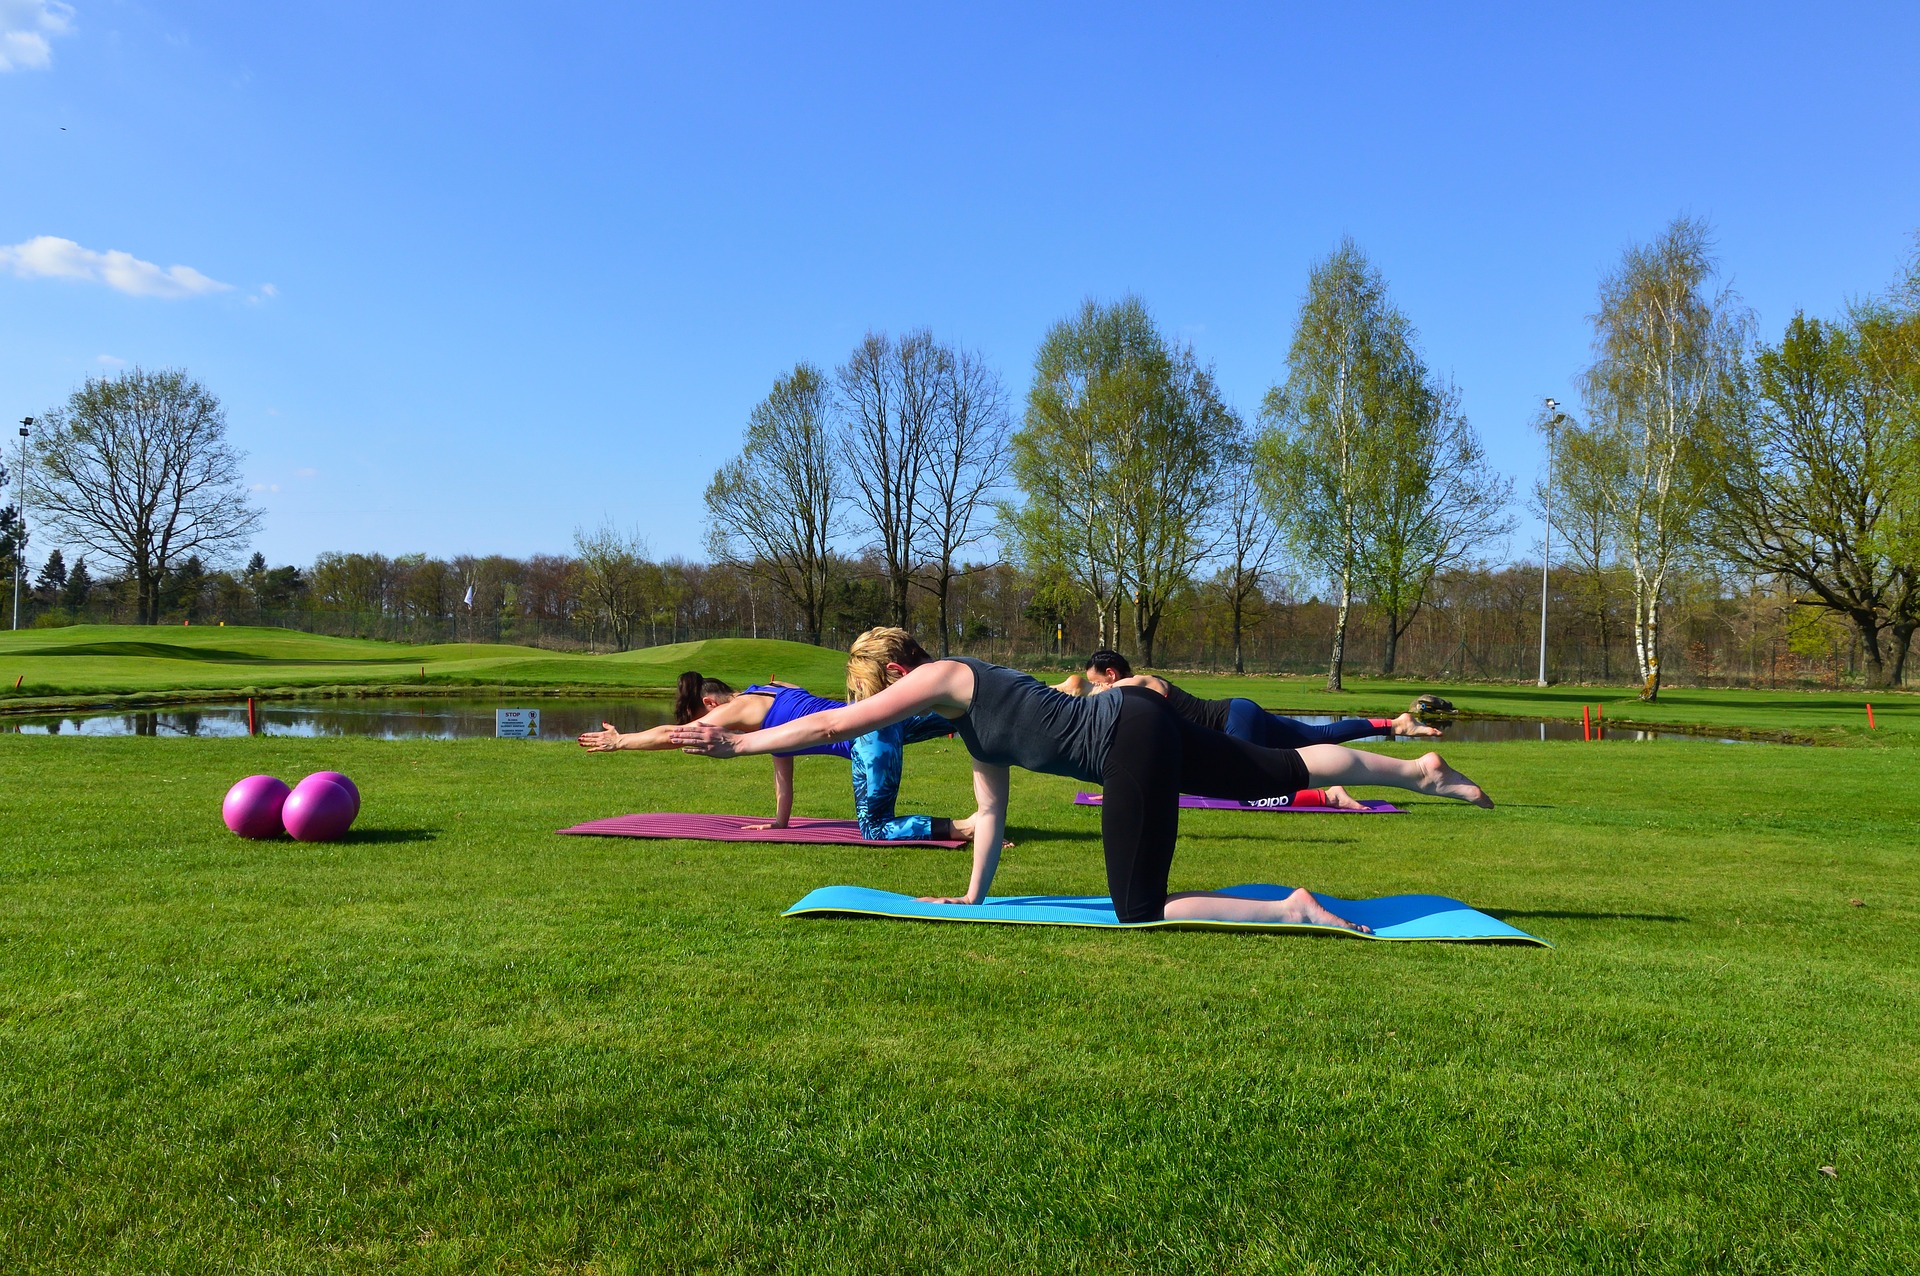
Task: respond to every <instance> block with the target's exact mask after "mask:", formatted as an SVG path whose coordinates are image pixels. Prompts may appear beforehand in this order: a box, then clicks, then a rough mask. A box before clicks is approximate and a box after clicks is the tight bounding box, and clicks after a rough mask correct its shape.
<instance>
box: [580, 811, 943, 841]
mask: <svg viewBox="0 0 1920 1276" xmlns="http://www.w3.org/2000/svg"><path fill="white" fill-rule="evenodd" d="M766 822H767V817H766V816H764V815H676V814H673V813H671V812H668V813H661V814H641V815H616V816H614V817H613V818H612V819H610V820H588V821H587V822H586V823H585V824H576V825H574V826H573V827H572V828H570V829H561V830H560V832H562V833H574V834H579V835H582V836H585V837H678V838H684V839H686V840H687V841H690V842H840V843H850V844H853V845H857V846H940V847H945V848H947V849H949V850H951V849H952V848H954V847H956V846H965V845H966V844H967V843H966V842H965V841H964V840H963V839H961V838H948V839H946V840H944V841H943V840H939V839H934V838H924V839H923V838H915V839H911V840H908V839H904V838H903V839H900V840H898V841H892V842H878V841H869V840H867V839H866V838H864V837H861V836H860V826H859V825H858V824H856V823H854V822H853V821H852V820H808V819H802V818H800V817H798V816H795V817H794V818H793V819H792V820H791V821H790V822H789V823H788V826H787V827H786V828H783V829H749V828H748V827H747V825H749V824H765V823H766Z"/></svg>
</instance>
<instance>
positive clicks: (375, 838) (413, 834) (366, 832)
mask: <svg viewBox="0 0 1920 1276" xmlns="http://www.w3.org/2000/svg"><path fill="white" fill-rule="evenodd" d="M440 833H441V830H439V829H354V830H352V831H350V832H349V833H347V834H346V835H345V836H343V837H336V838H335V839H333V840H334V841H336V842H339V843H341V844H343V845H346V846H377V845H380V844H381V843H383V842H431V841H433V840H434V839H435V838H437V837H439V836H440Z"/></svg>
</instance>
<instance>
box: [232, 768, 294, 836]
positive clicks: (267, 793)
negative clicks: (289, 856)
mask: <svg viewBox="0 0 1920 1276" xmlns="http://www.w3.org/2000/svg"><path fill="white" fill-rule="evenodd" d="M290 791H291V790H289V789H288V788H287V786H286V785H285V784H284V783H283V782H282V781H281V780H280V779H279V777H277V776H272V775H250V776H248V777H247V778H246V779H244V780H242V781H240V783H238V784H236V785H234V786H233V787H232V788H230V789H228V790H227V797H226V800H225V801H223V802H221V803H220V818H221V819H223V820H225V821H226V822H227V827H228V828H230V829H232V830H233V831H234V832H236V833H238V834H239V835H240V836H241V837H251V838H265V837H279V836H280V810H281V808H282V807H283V806H284V805H285V803H286V800H287V794H288V793H289V792H290Z"/></svg>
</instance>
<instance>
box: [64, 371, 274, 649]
mask: <svg viewBox="0 0 1920 1276" xmlns="http://www.w3.org/2000/svg"><path fill="white" fill-rule="evenodd" d="M45 423H46V427H47V428H46V432H45V433H44V434H43V435H42V436H41V438H40V441H39V448H38V456H37V459H36V462H35V465H34V467H33V496H34V502H35V504H36V506H37V507H38V508H39V509H41V510H42V511H44V512H45V517H46V519H47V521H48V522H49V523H50V524H52V526H53V527H54V528H56V529H57V530H58V531H59V532H60V533H61V534H62V535H63V536H64V537H65V539H66V540H67V542H68V543H69V544H74V545H81V546H84V547H85V548H86V549H88V550H90V551H92V552H93V553H95V554H97V555H99V556H100V557H102V558H105V559H108V560H109V561H111V562H114V563H117V564H119V565H120V567H121V568H122V569H124V570H125V572H126V574H127V576H128V577H129V578H130V579H131V580H132V581H133V583H134V590H135V611H136V612H137V614H138V617H139V620H140V623H141V624H148V625H150V624H154V623H155V622H157V621H158V620H159V619H160V606H161V584H162V582H163V581H164V580H165V579H166V577H167V573H168V572H169V571H170V570H172V569H173V568H174V567H175V566H176V564H179V563H183V562H185V561H186V560H187V559H188V558H191V557H193V556H194V555H200V556H202V557H212V556H215V555H218V554H221V553H224V552H226V551H229V550H234V549H238V548H240V547H241V546H243V545H245V544H246V542H247V540H248V538H250V537H251V536H252V535H253V534H254V532H255V531H257V530H258V529H259V527H260V512H259V511H258V510H256V509H254V508H253V507H252V506H251V505H249V504H248V503H247V488H246V484H245V482H244V481H243V480H242V478H241V474H240V462H241V460H242V459H243V454H242V453H240V452H238V451H236V450H235V449H234V447H233V446H232V444H230V443H229V442H228V441H227V418H226V413H225V412H224V411H223V410H222V409H221V407H220V400H219V399H217V398H215V397H214V396H213V394H212V393H211V392H210V391H209V390H207V388H206V387H205V386H203V385H201V384H200V383H199V382H198V381H195V380H194V379H193V378H191V377H189V376H188V375H187V374H186V373H185V372H181V371H177V370H169V371H162V372H147V371H144V370H142V369H139V368H134V369H132V370H131V371H128V372H123V373H121V374H120V375H118V376H116V377H112V378H108V377H101V378H100V379H98V380H96V381H89V382H87V383H86V384H85V385H84V386H82V387H81V388H80V389H78V390H75V391H74V392H73V395H72V396H71V397H70V398H69V399H68V400H67V403H66V405H65V407H63V408H59V409H56V410H54V411H52V412H49V413H47V415H46V417H45Z"/></svg>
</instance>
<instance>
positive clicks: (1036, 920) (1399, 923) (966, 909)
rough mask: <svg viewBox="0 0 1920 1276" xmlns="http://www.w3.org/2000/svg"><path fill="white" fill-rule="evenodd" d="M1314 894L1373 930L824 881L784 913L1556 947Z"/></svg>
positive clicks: (1467, 915) (1480, 919)
mask: <svg viewBox="0 0 1920 1276" xmlns="http://www.w3.org/2000/svg"><path fill="white" fill-rule="evenodd" d="M1221 893H1222V894H1224V895H1234V896H1237V897H1239V898H1241V899H1284V898H1286V897H1287V896H1288V895H1290V894H1292V893H1293V888H1292V887H1291V886H1267V885H1263V884H1260V883H1253V884H1250V885H1246V886H1230V887H1228V888H1227V889H1226V890H1224V891H1222V892H1221ZM1314 898H1315V899H1317V900H1319V901H1320V902H1321V903H1322V904H1323V905H1325V906H1326V907H1327V908H1328V909H1330V910H1332V911H1333V912H1335V913H1337V914H1339V915H1340V916H1342V917H1344V918H1346V919H1347V920H1348V921H1351V922H1358V923H1360V924H1361V925H1362V926H1371V927H1373V934H1371V935H1362V934H1360V933H1359V932H1357V931H1351V930H1345V929H1343V928H1341V927H1338V926H1310V925H1306V924H1303V923H1282V922H1205V921H1159V922H1123V921H1121V920H1120V919H1119V918H1117V917H1115V916H1114V915H1113V901H1112V900H1110V899H1108V898H1107V897H1106V896H1105V895H1010V896H998V897H994V896H989V897H988V899H987V902H986V903H984V904H923V903H921V902H920V901H919V900H917V899H915V898H914V897H913V896H911V895H896V894H894V893H893V892H892V891H876V890H869V889H867V888H866V887H864V886H822V887H821V888H820V889H819V890H817V891H814V892H813V893H811V894H809V895H808V896H807V897H806V898H805V899H803V900H801V901H800V902H799V903H797V904H795V905H794V906H793V907H792V908H789V909H788V910H787V911H786V912H784V913H782V914H781V916H782V917H892V918H895V919H897V920H901V921H920V922H998V923H1001V924H1009V925H1017V926H1107V927H1112V928H1114V929H1117V930H1148V929H1161V930H1266V931H1299V932H1302V933H1306V934H1315V935H1349V936H1352V937H1353V938H1354V939H1397V940H1403V941H1404V940H1456V941H1457V940H1506V941H1508V942H1512V943H1522V944H1538V945H1540V946H1541V947H1542V948H1551V947H1553V945H1552V944H1549V943H1548V942H1547V941H1546V940H1544V939H1536V938H1534V937H1533V936H1532V935H1529V934H1527V932H1525V931H1524V930H1516V929H1515V928H1513V927H1512V926H1509V925H1507V924H1506V923H1505V922H1503V921H1500V920H1499V919H1498V918H1494V917H1489V916H1487V915H1486V914H1485V913H1482V912H1479V911H1477V910H1475V909H1471V908H1468V907H1467V906H1466V905H1465V904H1463V903H1461V902H1460V901H1459V900H1457V899H1448V898H1447V897H1446V896H1445V895H1387V896H1383V897H1381V898H1380V899H1341V898H1340V897H1338V896H1337V895H1322V894H1319V893H1318V892H1315V894H1314Z"/></svg>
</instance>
